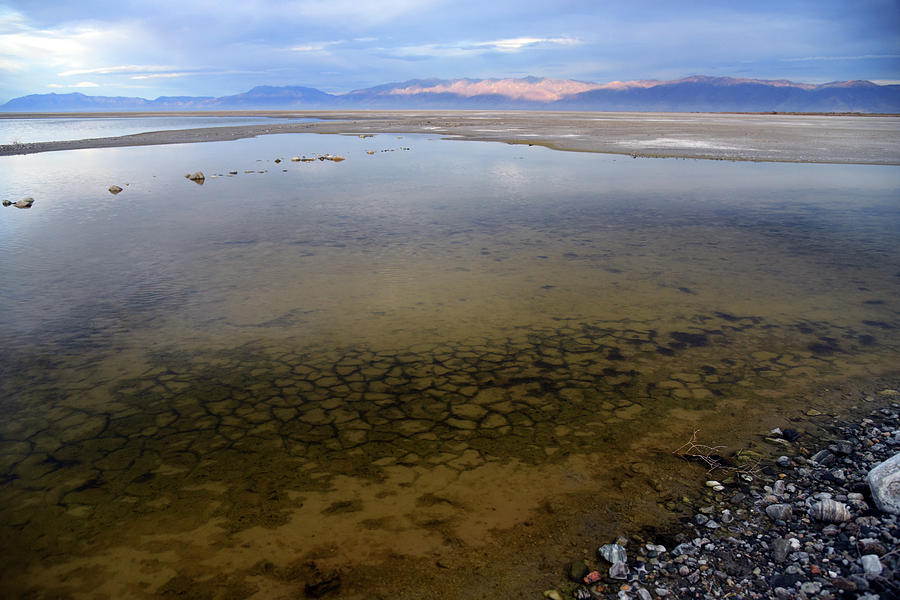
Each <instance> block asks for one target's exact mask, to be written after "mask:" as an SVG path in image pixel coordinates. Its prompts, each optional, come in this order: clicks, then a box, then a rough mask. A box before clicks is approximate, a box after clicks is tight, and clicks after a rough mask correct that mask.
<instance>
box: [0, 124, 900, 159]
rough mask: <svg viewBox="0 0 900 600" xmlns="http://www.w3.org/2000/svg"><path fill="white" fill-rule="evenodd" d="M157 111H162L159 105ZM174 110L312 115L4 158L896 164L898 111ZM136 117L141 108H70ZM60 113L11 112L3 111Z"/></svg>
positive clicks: (10, 148)
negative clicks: (427, 138) (313, 147)
mask: <svg viewBox="0 0 900 600" xmlns="http://www.w3.org/2000/svg"><path fill="white" fill-rule="evenodd" d="M153 114H154V115H160V114H163V113H153ZM164 114H166V115H170V116H204V115H205V116H208V115H220V116H231V117H233V116H270V117H278V118H282V119H283V118H298V119H299V118H316V119H320V120H319V121H317V122H298V123H272V124H262V125H245V126H232V127H209V128H203V129H187V130H175V131H155V132H149V133H139V134H135V135H126V136H119V137H110V138H96V139H88V140H72V141H58V142H35V143H27V144H8V145H0V156H6V155H14V154H33V153H36V152H48V151H54V150H75V149H82V148H111V147H118V146H147V145H156V144H184V143H194V142H212V141H227V140H236V139H242V138H248V137H256V136H260V135H270V134H284V133H332V134H348V133H352V134H362V135H364V134H373V133H406V134H415V133H422V134H430V135H439V136H442V137H445V138H453V139H467V140H480V141H499V142H506V143H513V144H528V145H542V146H547V147H550V148H554V149H557V150H571V151H580V152H603V153H613V154H625V155H632V156H634V157H635V158H637V157H672V158H703V159H715V160H744V161H773V162H811V163H847V164H873V165H900V117H898V116H867V117H862V116H847V115H787V114H750V115H748V114H720V113H715V114H713V113H601V112H592V113H585V112H533V111H506V112H504V111H302V112H299V111H298V112H292V111H241V112H221V113H164ZM66 116H69V117H100V116H103V117H110V116H115V117H140V116H146V114H145V113H102V114H98V113H92V114H67V115H66ZM51 117H52V118H58V117H59V115H58V114H10V115H0V118H51Z"/></svg>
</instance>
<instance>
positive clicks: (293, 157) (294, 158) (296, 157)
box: [291, 156, 300, 162]
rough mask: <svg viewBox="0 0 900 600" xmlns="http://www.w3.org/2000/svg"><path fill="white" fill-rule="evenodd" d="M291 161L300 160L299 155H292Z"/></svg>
mask: <svg viewBox="0 0 900 600" xmlns="http://www.w3.org/2000/svg"><path fill="white" fill-rule="evenodd" d="M291 162H300V157H299V156H292V157H291Z"/></svg>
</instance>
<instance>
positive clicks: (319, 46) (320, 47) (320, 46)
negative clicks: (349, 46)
mask: <svg viewBox="0 0 900 600" xmlns="http://www.w3.org/2000/svg"><path fill="white" fill-rule="evenodd" d="M343 43H344V40H335V41H333V42H309V43H306V44H300V45H298V46H292V47H291V50H293V51H294V52H324V51H325V49H326V48H328V47H329V46H337V45H338V44H343Z"/></svg>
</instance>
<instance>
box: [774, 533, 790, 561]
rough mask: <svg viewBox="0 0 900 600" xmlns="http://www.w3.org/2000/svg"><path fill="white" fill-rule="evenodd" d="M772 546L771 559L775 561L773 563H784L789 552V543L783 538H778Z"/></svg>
mask: <svg viewBox="0 0 900 600" xmlns="http://www.w3.org/2000/svg"><path fill="white" fill-rule="evenodd" d="M772 546H773V548H772V558H774V559H775V562H779V563H780V562H784V559H785V558H787V555H788V553H789V552H790V550H791V545H790V542H788V541H787V539H785V538H778V539H777V540H775V543H773V544H772Z"/></svg>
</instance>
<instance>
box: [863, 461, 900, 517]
mask: <svg viewBox="0 0 900 600" xmlns="http://www.w3.org/2000/svg"><path fill="white" fill-rule="evenodd" d="M866 483H868V484H869V488H870V489H871V490H872V499H873V500H875V506H877V507H878V509H879V510H881V511H884V512H887V513H891V514H894V515H900V452H898V453H897V454H895V455H894V456H892V457H890V458H889V459H887V460H886V461H884V462H883V463H881V464H879V465H876V466H875V467H874V468H873V469H872V470H871V471H869V474H868V475H867V476H866Z"/></svg>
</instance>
